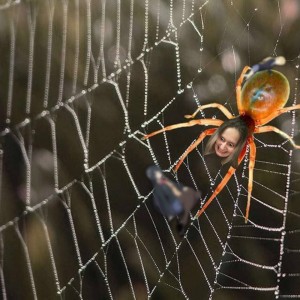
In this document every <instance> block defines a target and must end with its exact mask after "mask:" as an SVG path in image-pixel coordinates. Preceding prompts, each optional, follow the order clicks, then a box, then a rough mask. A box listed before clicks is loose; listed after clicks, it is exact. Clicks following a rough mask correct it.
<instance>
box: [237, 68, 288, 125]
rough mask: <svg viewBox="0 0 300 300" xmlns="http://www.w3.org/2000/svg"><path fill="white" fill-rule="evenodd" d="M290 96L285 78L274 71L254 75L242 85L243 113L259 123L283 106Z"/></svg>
mask: <svg viewBox="0 0 300 300" xmlns="http://www.w3.org/2000/svg"><path fill="white" fill-rule="evenodd" d="M289 94H290V85H289V82H288V80H287V78H286V77H285V76H284V75H283V74H282V73H280V72H278V71H275V70H265V71H260V72H257V73H255V74H254V75H253V76H251V77H250V78H249V79H248V80H247V81H246V82H245V84H244V86H243V88H242V94H241V106H242V109H243V111H244V112H245V113H246V114H247V115H248V116H250V117H251V118H252V119H253V120H254V121H260V120H262V119H264V118H266V117H267V116H269V115H270V114H271V113H272V112H274V111H276V110H278V109H280V108H282V107H284V106H285V104H286V102H287V100H288V98H289Z"/></svg>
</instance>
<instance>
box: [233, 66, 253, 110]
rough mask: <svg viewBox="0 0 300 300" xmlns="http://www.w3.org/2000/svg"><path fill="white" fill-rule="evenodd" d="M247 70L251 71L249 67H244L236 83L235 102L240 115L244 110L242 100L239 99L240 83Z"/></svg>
mask: <svg viewBox="0 0 300 300" xmlns="http://www.w3.org/2000/svg"><path fill="white" fill-rule="evenodd" d="M249 69H251V68H250V67H249V66H246V67H244V69H243V71H242V73H241V75H240V77H239V79H238V81H237V83H236V102H237V107H238V110H239V114H240V115H241V114H243V113H244V109H243V106H242V99H241V91H242V83H243V81H244V77H245V75H246V73H247V72H248V70H249Z"/></svg>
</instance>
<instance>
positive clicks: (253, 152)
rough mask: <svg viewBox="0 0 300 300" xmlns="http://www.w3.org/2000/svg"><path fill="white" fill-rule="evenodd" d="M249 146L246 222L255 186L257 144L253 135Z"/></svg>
mask: <svg viewBox="0 0 300 300" xmlns="http://www.w3.org/2000/svg"><path fill="white" fill-rule="evenodd" d="M249 146H250V158H249V178H248V199H247V206H246V214H245V223H247V222H248V218H249V211H250V203H251V195H252V188H253V170H254V165H255V157H256V146H255V143H254V140H253V137H251V139H250V141H249Z"/></svg>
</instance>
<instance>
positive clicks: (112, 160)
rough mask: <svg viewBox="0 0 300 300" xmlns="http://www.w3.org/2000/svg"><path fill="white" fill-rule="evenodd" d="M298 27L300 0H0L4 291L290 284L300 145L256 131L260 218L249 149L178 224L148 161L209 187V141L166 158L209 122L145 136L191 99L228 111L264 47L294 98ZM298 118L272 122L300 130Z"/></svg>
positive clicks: (125, 293) (124, 293)
mask: <svg viewBox="0 0 300 300" xmlns="http://www.w3.org/2000/svg"><path fill="white" fill-rule="evenodd" d="M299 30H300V3H299V1H297V0H281V1H279V0H278V1H274V0H265V1H258V0H256V1H255V0H251V1H241V0H238V1H235V0H231V1H225V0H221V1H219V0H209V1H197V0H180V1H179V0H178V1H177V0H176V1H172V0H170V1H166V0H153V1H149V0H122V1H121V0H109V1H105V0H102V1H100V0H97V1H96V0H19V1H13V0H12V1H9V0H6V1H4V0H0V58H1V67H0V78H1V80H0V83H1V88H0V99H1V100H0V126H1V133H0V136H1V164H0V170H1V182H0V184H1V202H0V249H1V251H0V255H1V256H0V266H1V269H0V279H1V280H0V286H1V296H2V299H121V300H123V299H125V300H126V299H138V300H139V299H148V298H151V299H209V298H210V297H212V299H265V300H266V299H275V298H276V297H279V298H289V297H290V298H291V297H292V296H293V295H294V297H296V298H297V297H298V298H299V295H300V290H299V286H300V282H299V281H300V280H299V273H300V270H299V265H300V256H299V249H300V248H299V240H300V239H299V226H300V220H299V217H300V207H299V187H298V181H299V172H300V170H299V160H300V154H299V153H298V152H297V151H291V150H292V147H291V146H290V145H289V144H288V143H286V142H285V141H284V140H283V139H282V138H281V137H279V136H277V135H276V134H274V133H270V134H264V135H262V136H260V137H258V139H257V140H256V144H257V164H256V169H255V173H254V174H255V175H254V176H255V184H254V190H253V197H254V198H255V199H258V201H252V206H251V212H250V220H251V222H253V223H251V222H250V223H248V224H247V225H245V224H244V219H243V217H242V214H243V213H244V209H245V199H246V189H247V188H246V187H247V164H246V162H247V160H246V162H245V163H243V164H242V165H241V167H240V168H239V170H238V172H237V174H236V177H234V178H233V179H232V180H231V181H230V183H229V184H228V187H227V188H225V189H224V190H223V192H222V194H221V195H220V197H219V201H220V202H218V201H217V200H216V201H214V203H213V204H212V205H211V207H210V209H209V210H208V211H207V216H205V217H204V216H203V218H201V219H200V220H197V221H195V222H193V223H192V224H191V225H190V226H189V228H188V233H187V235H186V236H185V237H184V238H180V237H179V236H178V235H177V233H176V230H175V229H174V226H175V224H174V222H173V223H171V224H168V223H167V221H166V220H165V219H164V218H163V217H162V216H161V215H160V214H159V213H157V211H156V210H155V209H154V207H153V205H152V195H151V190H152V186H151V184H150V182H149V180H148V179H147V177H146V176H145V170H146V168H147V167H148V166H149V165H152V164H159V166H160V167H161V168H162V169H163V170H164V171H165V172H166V173H167V174H168V176H169V177H170V178H173V179H174V180H179V182H181V183H183V184H185V185H189V186H193V187H195V188H199V189H200V190H202V189H203V190H205V188H204V186H203V185H204V184H203V182H204V181H205V180H206V182H207V178H208V174H209V173H208V171H207V170H206V169H205V165H204V162H205V161H206V160H203V159H202V156H201V151H202V150H203V147H202V146H200V147H198V148H199V149H198V151H194V153H191V155H189V158H188V160H187V162H186V164H185V165H184V166H183V167H182V168H181V169H180V170H179V172H178V174H177V175H175V174H173V173H172V172H169V173H168V171H170V169H171V165H172V164H174V163H175V161H176V160H177V159H178V158H179V156H180V155H181V154H182V153H183V152H184V150H185V149H186V148H187V147H188V145H189V144H190V143H191V142H192V141H193V140H194V139H195V138H196V137H198V135H199V132H201V130H202V129H201V128H200V129H199V128H189V129H180V130H177V131H172V132H171V133H168V135H167V142H165V139H164V137H163V135H161V136H158V137H155V138H153V139H152V140H151V141H150V144H147V143H146V142H144V141H141V137H142V136H143V134H144V133H146V132H148V133H149V132H151V131H153V130H156V129H159V128H161V126H166V125H169V124H174V123H179V122H184V117H183V116H184V115H185V114H190V113H192V112H193V111H194V110H195V109H196V107H197V105H200V104H204V103H210V102H218V103H222V104H224V105H225V106H226V107H227V108H228V109H229V110H230V111H231V112H232V113H234V114H237V107H236V99H235V82H236V80H237V79H238V77H239V74H240V72H241V70H242V68H243V67H244V66H245V65H250V66H251V65H253V64H255V63H257V62H259V61H261V60H262V59H263V58H265V57H267V56H279V55H282V56H284V57H285V58H286V60H287V63H286V65H285V66H283V67H280V68H279V69H280V71H281V72H282V73H284V74H285V76H286V77H287V78H288V79H289V81H290V85H291V95H290V99H289V102H288V104H287V105H292V104H293V103H298V104H299V103H300V102H299V91H298V89H299V88H298V78H299V59H300V56H299V55H300V43H299ZM199 117H217V118H224V116H223V115H222V114H221V113H220V112H218V111H216V110H215V109H211V110H208V111H207V112H205V115H201V114H199ZM298 124H299V112H296V113H295V114H294V113H288V114H285V115H283V116H280V117H279V118H277V119H276V120H274V121H272V125H274V126H277V127H278V128H280V129H282V130H284V131H285V132H287V133H288V134H293V135H294V136H295V141H296V142H298V143H300V138H299V134H298V133H299V125H298ZM278 145H279V146H278ZM212 167H213V164H212ZM226 171H227V170H226V169H224V168H222V170H221V174H224V172H226ZM238 188H241V195H240V196H239V197H237V195H238V194H239V189H238ZM206 189H207V190H208V192H207V193H208V194H209V193H210V192H209V190H210V187H209V186H206ZM211 189H213V186H212V187H211ZM204 196H207V194H205V195H204ZM236 200H238V202H236ZM260 202H263V203H266V204H267V205H270V206H272V207H274V208H275V209H273V208H270V207H267V206H264V205H262V204H261V203H260ZM234 204H236V205H234ZM276 209H277V210H276ZM282 211H283V212H284V213H283V214H282ZM252 224H256V226H253V225H252Z"/></svg>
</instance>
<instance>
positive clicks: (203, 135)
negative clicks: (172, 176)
mask: <svg viewBox="0 0 300 300" xmlns="http://www.w3.org/2000/svg"><path fill="white" fill-rule="evenodd" d="M216 130H217V128H210V129H206V130H205V131H203V132H202V133H201V134H200V135H199V137H198V139H197V140H196V141H195V142H194V143H193V144H191V145H190V146H189V147H188V148H187V149H186V150H185V152H184V154H183V155H182V157H181V158H180V160H179V162H178V163H177V164H176V166H175V168H174V171H175V172H177V170H178V169H179V167H180V166H181V164H182V163H183V161H184V160H185V158H186V157H187V156H188V154H189V153H190V152H192V151H193V150H194V149H195V148H196V147H197V146H198V145H199V144H200V143H201V142H202V141H203V139H204V138H205V137H206V136H207V135H212V134H213V133H214V132H215V131H216Z"/></svg>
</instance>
